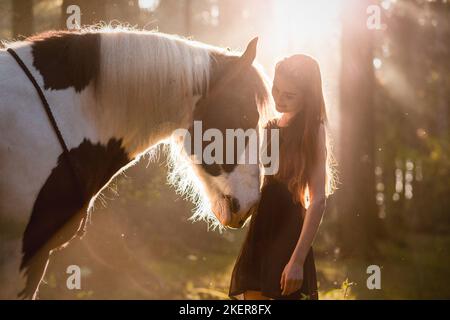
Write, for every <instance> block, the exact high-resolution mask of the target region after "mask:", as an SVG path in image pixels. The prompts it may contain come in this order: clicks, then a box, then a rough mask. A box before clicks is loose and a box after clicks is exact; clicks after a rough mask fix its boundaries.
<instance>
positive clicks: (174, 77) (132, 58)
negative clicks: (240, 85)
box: [91, 33, 209, 155]
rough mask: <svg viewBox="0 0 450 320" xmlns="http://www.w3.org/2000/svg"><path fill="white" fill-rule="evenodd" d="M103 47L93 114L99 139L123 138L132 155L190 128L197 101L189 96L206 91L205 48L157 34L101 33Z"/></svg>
mask: <svg viewBox="0 0 450 320" xmlns="http://www.w3.org/2000/svg"><path fill="white" fill-rule="evenodd" d="M101 48H102V49H101V53H100V54H101V55H100V74H99V77H98V79H97V81H96V84H95V95H96V99H95V101H96V103H95V106H94V108H93V110H92V111H91V112H93V113H94V118H95V119H96V124H97V126H98V129H99V130H100V131H101V133H102V134H106V135H115V136H117V138H121V139H122V140H123V143H124V147H125V148H127V149H128V150H129V152H130V154H134V155H136V154H139V153H141V152H143V151H145V150H146V149H148V148H149V147H151V146H153V145H155V144H157V143H158V142H160V141H162V140H164V139H166V138H168V137H169V136H170V135H171V133H172V132H173V131H174V130H176V129H178V128H188V126H189V124H190V123H192V114H193V109H194V106H195V103H196V101H197V98H196V97H195V96H194V95H193V92H194V91H197V90H199V88H201V89H203V88H205V87H207V82H208V78H209V53H208V52H207V50H206V49H204V48H195V47H194V48H192V47H189V46H188V45H187V44H185V43H183V42H182V41H181V42H180V41H176V40H173V39H168V38H165V37H161V36H158V35H155V34H143V35H139V34H126V33H125V34H124V33H115V34H103V35H102V38H101ZM152 50H153V53H150V54H149V52H151V51H152ZM155 52H157V53H155ZM174 61H175V62H177V61H178V63H174ZM199 62H200V63H199ZM201 89H200V91H201Z"/></svg>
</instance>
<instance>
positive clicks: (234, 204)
mask: <svg viewBox="0 0 450 320" xmlns="http://www.w3.org/2000/svg"><path fill="white" fill-rule="evenodd" d="M224 197H225V198H226V199H227V200H228V203H229V204H230V210H231V212H232V213H238V212H239V210H240V209H241V206H240V204H239V200H238V199H236V198H235V197H233V196H230V195H226V196H224Z"/></svg>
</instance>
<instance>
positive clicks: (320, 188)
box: [291, 124, 327, 266]
mask: <svg viewBox="0 0 450 320" xmlns="http://www.w3.org/2000/svg"><path fill="white" fill-rule="evenodd" d="M317 140H318V143H317V157H316V159H317V162H316V164H315V165H314V167H313V170H312V175H311V181H309V196H310V205H309V207H308V209H307V210H306V214H305V218H304V222H303V229H302V232H301V234H300V237H299V240H298V242H297V246H296V247H295V250H294V252H293V254H292V258H291V259H292V260H293V262H295V263H298V264H300V265H301V266H303V263H304V262H305V259H306V255H307V254H308V251H309V249H310V248H311V245H312V243H313V241H314V238H315V236H316V234H317V230H318V229H319V225H320V222H321V220H322V217H323V213H324V211H325V206H326V197H325V183H326V178H325V177H326V157H327V155H326V144H325V143H326V142H325V127H324V125H323V124H322V125H320V127H319V134H318V139H317Z"/></svg>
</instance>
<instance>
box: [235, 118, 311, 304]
mask: <svg viewBox="0 0 450 320" xmlns="http://www.w3.org/2000/svg"><path fill="white" fill-rule="evenodd" d="M272 126H277V125H276V124H273V125H272ZM281 143H282V139H280V144H281ZM280 161H282V159H280ZM261 192H262V194H261V200H260V202H259V205H258V209H257V210H256V212H255V213H254V214H253V215H252V217H251V220H250V225H249V230H248V233H247V235H246V238H245V241H244V243H243V246H242V248H241V251H240V253H239V256H238V258H237V260H236V263H235V265H234V269H233V273H232V276H231V283H230V289H229V294H228V295H229V297H230V298H231V299H238V297H237V296H238V295H240V294H242V293H243V292H245V291H247V290H253V291H260V292H261V293H262V294H263V295H264V296H266V297H269V298H273V299H276V300H299V299H311V300H316V299H318V292H317V279H316V268H315V263H314V257H313V251H312V248H311V249H310V250H309V252H308V255H307V257H306V259H305V264H304V268H303V284H302V287H301V288H300V289H299V290H297V291H296V292H293V293H292V294H290V295H286V296H283V295H282V294H281V286H280V280H281V274H282V272H283V269H284V267H285V266H286V264H287V263H288V262H289V259H290V258H291V255H292V253H293V251H294V249H295V246H296V244H297V242H298V239H299V236H300V232H301V229H302V226H303V213H304V212H303V211H304V210H306V209H305V208H304V207H303V206H302V205H301V204H296V203H294V202H293V200H292V195H291V193H290V191H289V190H288V187H287V184H286V183H285V182H280V181H279V180H277V179H275V178H273V177H272V176H265V181H264V185H263V188H262V190H261Z"/></svg>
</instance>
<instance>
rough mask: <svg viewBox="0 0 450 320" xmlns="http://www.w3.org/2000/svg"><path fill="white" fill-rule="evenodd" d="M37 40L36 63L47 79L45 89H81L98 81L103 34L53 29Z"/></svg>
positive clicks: (34, 41)
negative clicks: (101, 35)
mask: <svg viewBox="0 0 450 320" xmlns="http://www.w3.org/2000/svg"><path fill="white" fill-rule="evenodd" d="M29 40H31V41H33V44H32V54H33V65H34V67H35V68H36V69H37V70H38V71H39V72H40V74H41V75H42V77H43V79H44V88H45V89H52V90H62V89H67V88H70V87H73V88H75V91H76V92H81V91H82V90H83V89H84V88H86V87H87V86H88V85H89V83H90V82H91V81H95V80H96V79H97V76H98V72H99V69H100V34H98V33H76V32H51V33H46V34H43V35H39V36H37V37H32V38H29Z"/></svg>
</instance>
